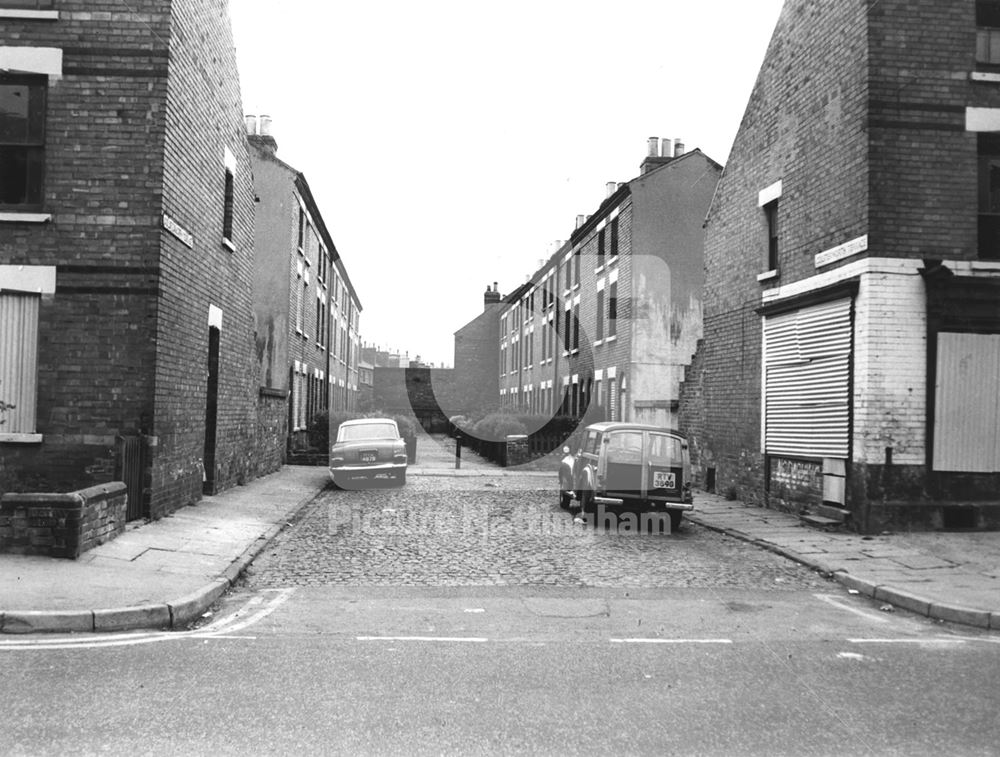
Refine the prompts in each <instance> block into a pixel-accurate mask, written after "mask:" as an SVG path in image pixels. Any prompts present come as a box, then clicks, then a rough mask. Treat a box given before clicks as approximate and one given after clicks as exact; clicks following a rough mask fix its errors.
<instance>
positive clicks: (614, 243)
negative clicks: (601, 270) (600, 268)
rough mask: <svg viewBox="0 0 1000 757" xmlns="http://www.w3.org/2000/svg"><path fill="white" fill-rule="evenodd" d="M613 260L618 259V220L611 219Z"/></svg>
mask: <svg viewBox="0 0 1000 757" xmlns="http://www.w3.org/2000/svg"><path fill="white" fill-rule="evenodd" d="M610 255H611V257H612V259H613V258H617V257H618V218H617V216H616V217H615V218H612V219H611V253H610Z"/></svg>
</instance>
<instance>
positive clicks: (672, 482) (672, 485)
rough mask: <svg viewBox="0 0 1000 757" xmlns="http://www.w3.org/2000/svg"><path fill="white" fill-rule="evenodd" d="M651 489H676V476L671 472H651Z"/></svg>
mask: <svg viewBox="0 0 1000 757" xmlns="http://www.w3.org/2000/svg"><path fill="white" fill-rule="evenodd" d="M653 488H654V489H676V488H677V474H675V473H674V472H673V471H664V470H658V471H653Z"/></svg>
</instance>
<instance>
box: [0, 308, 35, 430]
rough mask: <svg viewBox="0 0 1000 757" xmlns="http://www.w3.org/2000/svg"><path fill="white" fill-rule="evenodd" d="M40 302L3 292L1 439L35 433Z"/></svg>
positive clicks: (0, 320)
mask: <svg viewBox="0 0 1000 757" xmlns="http://www.w3.org/2000/svg"><path fill="white" fill-rule="evenodd" d="M40 301H41V297H39V296H38V295H37V294H27V293H22V292H11V291H5V290H0V438H2V436H3V435H6V434H34V433H35V400H36V391H37V389H36V387H37V377H38V304H39V302H40Z"/></svg>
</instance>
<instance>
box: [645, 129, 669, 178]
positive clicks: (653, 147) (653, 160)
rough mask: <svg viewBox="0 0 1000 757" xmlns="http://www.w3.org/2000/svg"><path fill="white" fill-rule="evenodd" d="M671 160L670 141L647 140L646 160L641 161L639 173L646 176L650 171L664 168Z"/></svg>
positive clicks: (651, 138)
mask: <svg viewBox="0 0 1000 757" xmlns="http://www.w3.org/2000/svg"><path fill="white" fill-rule="evenodd" d="M671 160H673V156H671V154H670V140H669V139H664V140H662V141H661V140H660V138H659V137H650V138H649V150H648V155H646V159H645V160H643V161H642V164H641V165H640V166H639V173H640V175H641V174H646V173H649V172H650V171H652V170H654V169H657V168H659V167H660V166H664V165H666V164H667V163H669V162H670V161H671Z"/></svg>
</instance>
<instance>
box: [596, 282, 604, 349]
mask: <svg viewBox="0 0 1000 757" xmlns="http://www.w3.org/2000/svg"><path fill="white" fill-rule="evenodd" d="M602 339H604V290H603V289H600V290H598V292H597V341H598V342H599V341H601V340H602Z"/></svg>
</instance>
